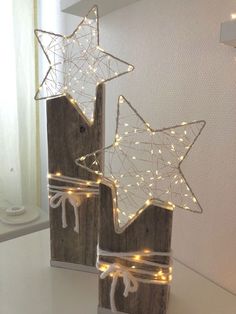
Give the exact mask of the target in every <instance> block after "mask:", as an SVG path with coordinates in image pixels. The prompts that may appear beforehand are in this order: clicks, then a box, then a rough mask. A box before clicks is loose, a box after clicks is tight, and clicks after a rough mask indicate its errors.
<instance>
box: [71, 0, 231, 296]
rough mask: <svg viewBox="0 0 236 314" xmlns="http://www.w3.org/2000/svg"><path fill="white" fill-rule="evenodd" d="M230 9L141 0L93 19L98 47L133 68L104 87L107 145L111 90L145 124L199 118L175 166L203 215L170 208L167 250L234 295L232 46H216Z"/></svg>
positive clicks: (211, 3)
mask: <svg viewBox="0 0 236 314" xmlns="http://www.w3.org/2000/svg"><path fill="white" fill-rule="evenodd" d="M234 10H235V11H236V3H235V1H234V0H224V1H222V0H198V1H191V0H175V1H174V0H169V1H166V0H158V1H157V0H143V1H140V2H137V3H136V4H135V5H132V6H129V7H126V8H124V9H121V10H119V11H116V12H114V13H112V14H110V15H108V16H106V17H104V18H103V19H102V20H101V46H102V47H103V48H104V49H106V50H107V51H109V52H111V53H113V54H115V55H116V56H119V57H121V58H123V59H126V60H127V61H129V62H131V63H133V64H134V65H135V66H136V71H135V72H133V73H132V74H130V75H127V76H125V77H123V78H120V79H118V80H117V81H116V82H115V81H113V82H110V83H108V84H107V103H106V115H107V116H106V118H107V119H106V128H107V134H106V135H107V142H108V143H110V141H111V140H112V136H113V134H114V133H113V134H112V132H111V131H114V124H115V113H116V103H117V97H118V95H119V94H124V95H125V96H126V97H127V99H128V100H130V101H131V103H132V104H133V105H134V106H135V107H136V108H137V109H138V110H139V112H140V113H141V114H142V115H143V117H144V118H145V119H146V120H149V121H150V123H151V124H152V125H153V127H157V128H159V127H163V126H170V125H172V124H173V125H174V124H176V123H179V122H182V121H192V120H197V119H205V120H206V121H207V127H206V129H205V131H204V132H203V134H202V136H201V138H199V140H198V142H197V145H196V146H195V147H194V148H193V150H192V152H191V153H190V155H189V158H188V160H186V161H185V163H184V165H183V170H184V172H185V175H186V177H187V179H188V180H189V183H190V185H191V187H192V188H193V190H194V192H195V194H196V195H197V196H198V198H199V200H200V202H201V204H202V206H203V209H204V214H203V215H202V216H200V215H196V214H190V213H187V212H184V211H181V210H178V209H177V210H176V211H175V214H174V232H173V250H174V255H175V257H177V258H178V259H179V260H181V261H182V262H184V263H186V264H187V265H188V266H190V267H192V268H194V269H195V270H197V271H199V272H200V273H202V274H203V275H205V276H207V277H208V278H210V279H211V280H213V281H215V282H217V283H218V284H220V285H221V286H223V287H225V288H227V289H229V290H230V291H232V292H234V293H236V268H235V261H236V208H235V198H236V193H235V192H236V181H235V178H236V137H235V133H236V105H235V101H236V88H235V87H236V61H235V57H236V50H235V49H233V48H230V47H227V46H224V45H221V44H219V32H220V23H221V22H222V21H225V20H228V19H229V18H230V14H231V13H232V12H234ZM77 22H78V19H76V18H74V17H70V18H69V19H68V20H67V29H68V30H70V31H72V29H73V27H74V26H75V25H76V23H77Z"/></svg>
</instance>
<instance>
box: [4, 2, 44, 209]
mask: <svg viewBox="0 0 236 314" xmlns="http://www.w3.org/2000/svg"><path fill="white" fill-rule="evenodd" d="M34 12H35V8H34V1H33V0H21V1H19V0H8V1H4V4H2V9H1V11H0V29H1V48H0V69H1V75H0V91H1V92H0V206H1V204H2V203H5V202H8V203H10V204H14V205H21V204H23V205H25V204H30V205H35V204H37V203H38V182H39V176H38V160H37V155H38V151H37V147H38V137H37V127H38V126H37V107H36V104H35V101H34V93H35V44H34V33H33V30H34V16H35V14H34Z"/></svg>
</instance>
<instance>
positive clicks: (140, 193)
mask: <svg viewBox="0 0 236 314" xmlns="http://www.w3.org/2000/svg"><path fill="white" fill-rule="evenodd" d="M205 124H206V123H205V121H202V120H201V121H194V122H191V123H185V122H183V123H182V124H181V125H177V126H173V127H168V128H163V129H156V130H155V129H153V128H151V127H150V125H149V124H148V123H146V122H145V121H144V119H143V118H142V117H141V116H140V115H139V114H138V113H137V111H136V110H135V109H134V107H132V105H131V104H130V103H129V102H128V101H127V100H126V99H125V98H124V97H123V96H120V97H119V101H118V112H117V126H116V136H115V140H114V142H113V144H112V145H110V146H108V147H106V148H104V149H101V150H98V151H96V152H93V153H91V154H88V155H86V156H82V157H80V158H78V159H77V160H76V163H77V165H79V166H80V167H83V168H85V169H87V170H88V171H90V172H92V173H96V174H97V175H98V176H100V177H101V181H102V182H103V183H104V184H106V185H108V186H110V187H111V190H112V195H113V212H114V220H115V225H116V231H117V232H123V230H124V229H125V228H126V227H127V226H128V225H129V224H130V223H132V221H133V220H134V219H136V218H137V216H138V215H139V214H140V213H141V212H142V211H143V210H144V209H145V208H147V207H148V206H150V205H151V204H154V205H158V206H161V207H164V208H166V209H169V210H173V209H174V208H175V207H179V208H182V209H185V210H188V211H191V212H197V213H202V207H201V205H200V204H199V202H198V200H197V198H196V196H195V195H194V193H193V191H192V190H191V188H190V186H189V184H188V182H187V180H186V178H185V176H184V174H183V172H182V170H181V164H182V162H183V161H184V159H185V158H186V156H187V155H188V153H189V151H190V149H191V148H192V146H193V145H194V143H195V142H196V140H197V138H198V137H199V135H200V134H201V132H202V130H203V128H204V126H205ZM101 154H102V155H104V158H105V161H104V171H103V172H102V170H101V169H103V167H102V166H103V165H101V164H100V162H99V160H100V159H99V157H100V156H101Z"/></svg>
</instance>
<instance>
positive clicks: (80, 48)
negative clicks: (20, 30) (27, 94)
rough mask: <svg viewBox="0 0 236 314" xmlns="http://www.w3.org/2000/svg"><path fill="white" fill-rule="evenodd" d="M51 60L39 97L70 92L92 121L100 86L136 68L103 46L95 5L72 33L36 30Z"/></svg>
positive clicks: (76, 104)
mask: <svg viewBox="0 0 236 314" xmlns="http://www.w3.org/2000/svg"><path fill="white" fill-rule="evenodd" d="M35 34H36V37H37V39H38V41H39V44H40V46H41V48H42V49H43V51H44V53H45V55H46V57H47V60H48V62H49V65H50V67H49V69H48V72H47V74H46V76H45V78H44V79H43V81H42V83H41V85H40V87H39V89H38V91H37V93H36V95H35V99H37V100H39V99H48V98H54V97H58V96H63V95H64V96H67V98H68V99H69V100H70V101H71V103H72V104H73V105H74V106H75V107H76V109H78V110H79V112H80V113H81V114H83V116H84V118H85V119H86V121H87V122H88V124H90V125H91V124H92V123H93V121H94V104H95V101H96V88H97V86H98V85H99V84H101V83H104V82H107V81H109V80H112V79H114V78H117V77H119V76H121V75H123V74H125V73H128V72H130V71H132V70H133V69H134V67H133V66H132V65H130V64H128V63H127V62H125V61H122V60H120V59H118V58H116V57H114V56H113V55H111V54H109V53H107V52H105V51H104V50H103V49H102V48H101V47H100V46H99V18H98V9H97V7H96V6H95V7H94V8H92V9H91V11H90V12H89V13H88V15H87V16H86V17H85V18H84V19H83V21H82V22H81V23H80V25H79V26H78V27H77V29H76V30H75V31H74V32H73V33H72V34H71V35H69V36H63V35H60V34H54V33H51V32H46V31H42V30H35Z"/></svg>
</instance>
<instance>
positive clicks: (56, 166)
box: [47, 85, 105, 266]
mask: <svg viewBox="0 0 236 314" xmlns="http://www.w3.org/2000/svg"><path fill="white" fill-rule="evenodd" d="M104 92H105V89H104V86H103V85H100V86H98V89H97V101H96V108H95V116H94V124H93V126H92V127H89V126H88V125H87V123H86V122H85V120H84V119H83V117H82V115H81V114H80V113H79V112H78V111H77V110H76V108H75V107H74V106H73V105H72V104H71V102H70V101H69V100H68V99H67V98H66V97H60V98H56V99H51V100H48V101H47V127H48V160H49V164H48V167H49V172H50V173H56V172H61V173H62V174H63V175H66V176H70V177H76V178H81V179H86V180H93V179H94V180H96V177H95V176H94V175H93V174H91V173H88V172H87V171H86V170H84V169H82V168H80V167H78V166H76V164H75V159H76V158H77V157H79V156H82V155H85V154H88V153H91V152H93V151H95V150H97V149H100V148H101V147H102V146H103V125H104V123H103V121H104V109H103V108H104V106H103V101H104ZM98 208H99V199H98V198H90V199H86V200H85V202H84V203H83V204H82V206H81V207H80V210H79V220H80V233H79V234H78V233H76V232H74V230H73V228H74V223H75V220H74V211H73V208H72V207H71V205H69V204H67V211H66V214H67V223H68V227H67V228H66V229H63V228H62V221H61V208H57V209H53V208H50V229H51V260H52V264H53V261H56V262H63V265H65V264H64V263H73V264H81V265H88V266H95V260H96V246H97V224H98Z"/></svg>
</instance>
